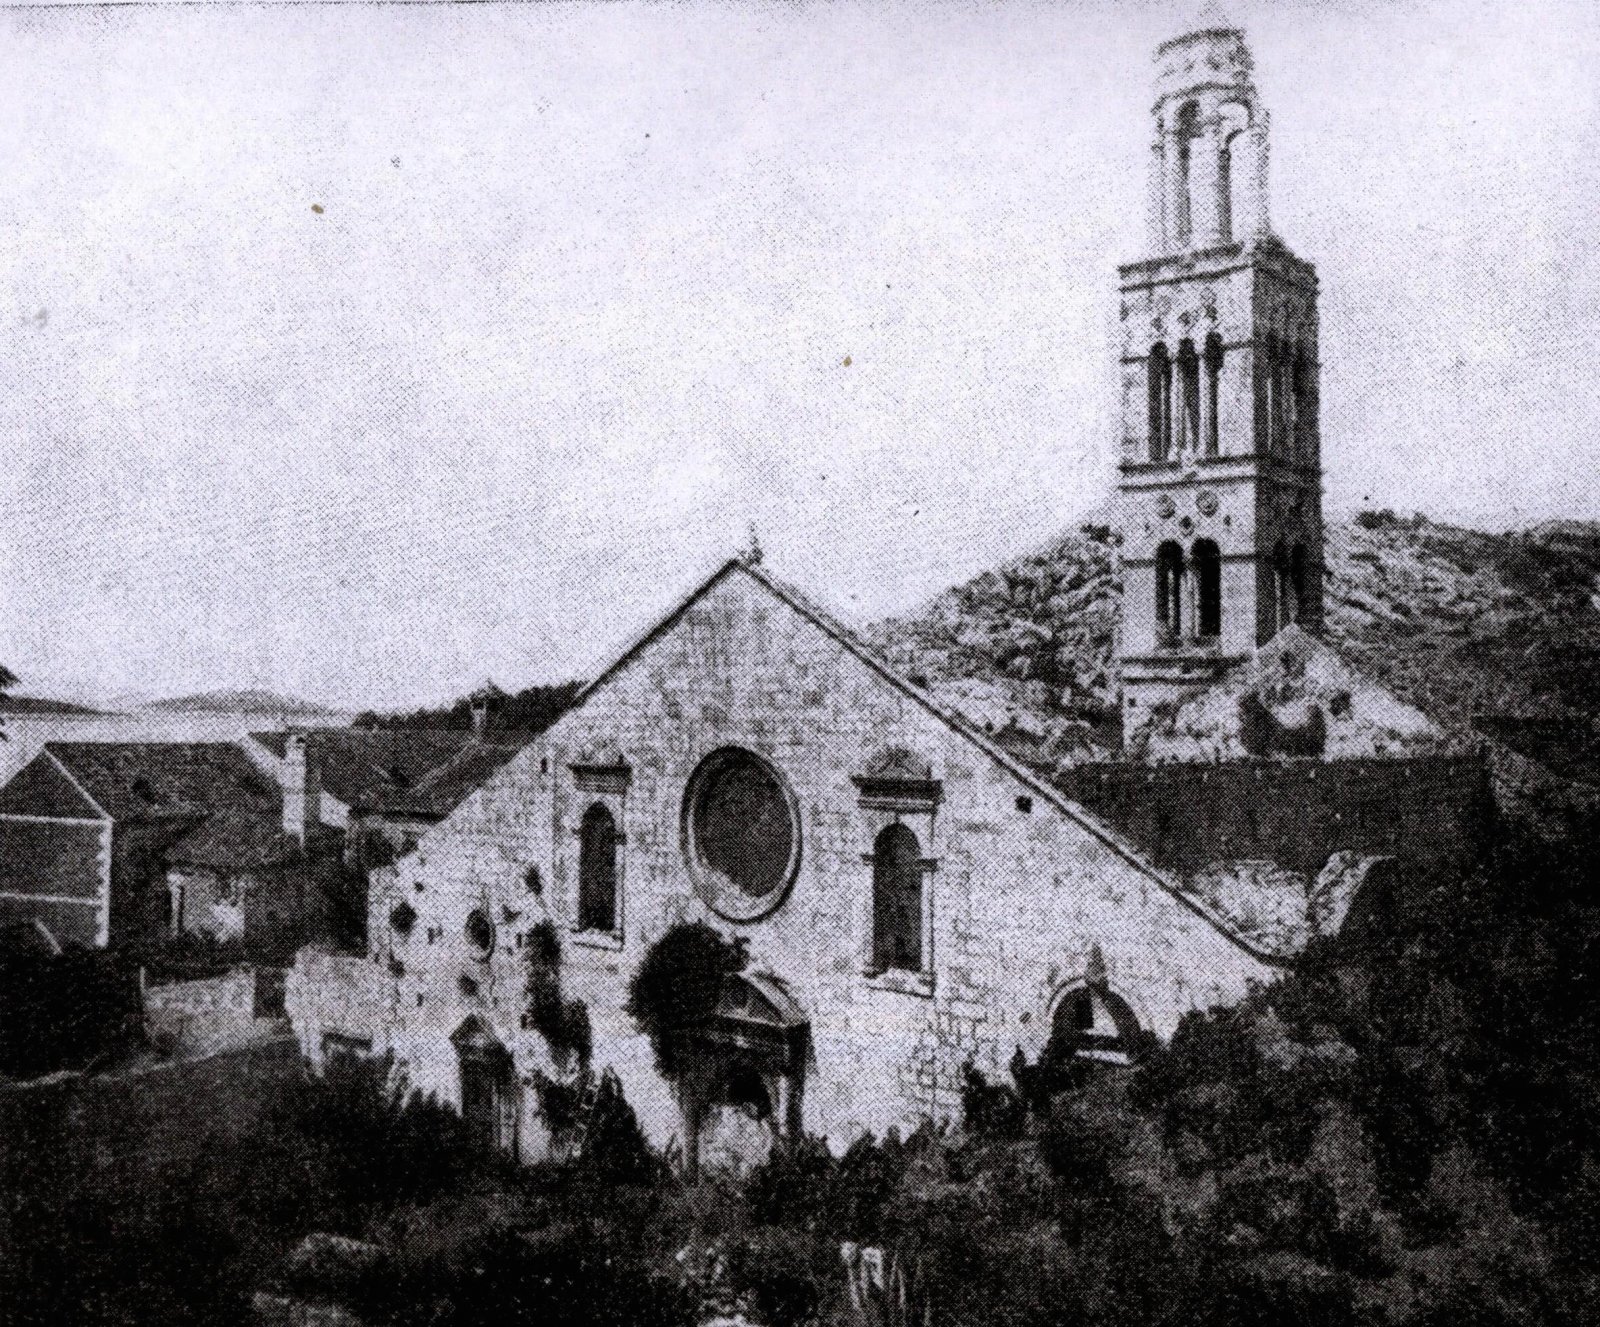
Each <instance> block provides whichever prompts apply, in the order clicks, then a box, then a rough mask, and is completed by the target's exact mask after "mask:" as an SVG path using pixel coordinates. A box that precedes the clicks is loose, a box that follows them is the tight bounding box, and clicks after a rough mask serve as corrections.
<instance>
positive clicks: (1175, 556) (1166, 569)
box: [1156, 540, 1184, 637]
mask: <svg viewBox="0 0 1600 1327" xmlns="http://www.w3.org/2000/svg"><path fill="white" fill-rule="evenodd" d="M1183 593H1184V591H1183V549H1182V548H1181V547H1179V546H1178V545H1177V544H1175V543H1173V542H1172V541H1171V540H1168V541H1167V542H1166V543H1164V544H1162V545H1161V547H1160V548H1158V549H1156V625H1157V626H1158V627H1159V628H1160V629H1161V632H1162V633H1163V634H1164V635H1166V636H1173V637H1175V636H1177V635H1179V634H1180V633H1181V632H1182V631H1183Z"/></svg>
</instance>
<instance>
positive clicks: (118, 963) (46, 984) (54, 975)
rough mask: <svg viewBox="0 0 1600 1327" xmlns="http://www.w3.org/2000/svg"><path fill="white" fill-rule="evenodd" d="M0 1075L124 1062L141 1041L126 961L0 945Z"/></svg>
mask: <svg viewBox="0 0 1600 1327" xmlns="http://www.w3.org/2000/svg"><path fill="white" fill-rule="evenodd" d="M0 1011H3V1013H4V1016H3V1017H0V1074H3V1075H6V1076H7V1077H11V1078H33V1077H36V1076H38V1075H40V1074H48V1073H54V1072H55V1071H57V1070H59V1069H83V1068H87V1067H89V1066H91V1065H95V1064H96V1063H100V1062H105V1061H107V1060H112V1059H116V1058H118V1057H120V1056H123V1055H126V1054H127V1053H128V1052H129V1051H131V1050H133V1049H134V1048H135V1047H136V1046H138V1045H139V1044H140V1043H141V1042H142V1040H143V1036H144V1010H143V1008H142V1006H141V1003H140V998H139V978H138V972H137V969H136V968H135V967H134V966H133V963H132V962H131V960H129V959H127V958H125V957H123V956H121V955H118V954H114V953H109V952H107V951H105V950H85V949H68V950H66V951H65V952H63V953H60V954H49V953H42V952H40V951H38V950H35V949H32V948H27V947H23V946H16V947H12V946H0Z"/></svg>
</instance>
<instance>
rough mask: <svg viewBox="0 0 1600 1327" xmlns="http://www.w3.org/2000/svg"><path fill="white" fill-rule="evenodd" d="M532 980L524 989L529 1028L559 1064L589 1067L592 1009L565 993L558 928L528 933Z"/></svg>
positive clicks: (543, 924) (542, 927)
mask: <svg viewBox="0 0 1600 1327" xmlns="http://www.w3.org/2000/svg"><path fill="white" fill-rule="evenodd" d="M524 952H525V953H526V955H527V962H528V977H527V984H526V986H525V987H524V993H525V996H526V1001H527V1003H526V1005H525V1017H526V1021H527V1026H528V1027H531V1028H533V1029H534V1030H535V1031H536V1032H538V1033H539V1035H540V1036H542V1037H543V1038H544V1040H545V1044H546V1045H547V1046H549V1048H550V1054H551V1056H552V1057H553V1058H554V1059H555V1061H556V1063H557V1064H562V1065H571V1064H573V1063H576V1064H577V1066H578V1068H579V1069H587V1068H588V1067H589V1056H590V1053H591V1052H592V1050H593V1045H594V1037H593V1033H592V1032H591V1031H590V1028H589V1010H588V1008H587V1007H586V1006H585V1005H584V1003H583V1001H582V1000H568V999H566V998H564V997H563V995H562V992H561V941H560V939H559V938H558V937H557V935H556V928H555V926H554V925H553V924H552V923H550V922H548V921H543V922H540V923H539V924H538V925H537V926H535V927H534V928H533V930H531V931H530V932H528V939H527V948H526V950H525V951H524Z"/></svg>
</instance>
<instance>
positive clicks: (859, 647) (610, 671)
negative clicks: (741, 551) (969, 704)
mask: <svg viewBox="0 0 1600 1327" xmlns="http://www.w3.org/2000/svg"><path fill="white" fill-rule="evenodd" d="M740 572H742V573H743V574H744V575H746V576H748V577H749V578H750V579H751V580H753V581H754V582H755V583H756V584H757V585H759V586H761V587H762V588H763V589H764V590H766V591H767V593H769V594H771V595H772V596H773V597H774V598H776V599H778V600H780V601H781V602H783V603H784V604H786V605H788V607H790V608H791V609H793V610H794V611H795V612H796V613H798V614H799V615H800V616H801V617H803V618H805V619H806V620H807V621H809V622H810V623H812V625H813V626H815V627H816V628H817V629H818V630H820V631H822V632H823V633H824V634H825V635H827V636H829V637H830V638H832V639H833V640H834V641H835V642H837V643H838V644H839V645H840V646H842V647H843V648H844V649H845V650H846V651H847V652H848V653H850V654H851V655H853V656H854V657H855V658H856V659H857V660H859V661H860V662H861V663H863V664H865V665H866V667H867V668H869V669H870V670H872V671H873V672H875V673H876V674H878V676H879V677H880V678H882V679H883V680H884V681H885V682H887V683H888V684H889V685H890V686H891V687H893V688H895V689H896V690H897V691H899V692H901V693H902V694H903V695H905V696H907V697H908V698H909V699H911V700H912V701H914V702H915V703H916V704H917V705H919V706H921V707H922V708H923V709H924V710H926V711H927V712H928V713H929V714H931V715H933V716H934V717H935V718H936V719H938V720H939V721H940V722H941V723H943V724H944V725H945V726H946V727H948V728H950V729H951V730H952V731H954V732H956V733H958V734H960V736H962V737H963V738H965V739H966V740H967V741H968V742H970V743H971V744H972V745H973V746H975V747H977V748H978V749H979V750H980V751H982V752H983V753H984V754H985V755H986V756H988V757H989V759H990V760H991V761H993V762H994V763H995V764H997V765H999V766H1000V767H1001V768H1002V769H1004V770H1005V771H1006V772H1007V773H1008V774H1010V775H1011V776H1012V777H1013V778H1014V779H1016V780H1017V782H1019V783H1021V784H1023V785H1024V786H1025V787H1026V788H1027V789H1028V791H1029V792H1030V793H1032V794H1034V795H1035V796H1038V797H1040V798H1042V799H1043V800H1045V801H1046V802H1049V803H1050V804H1051V805H1052V806H1054V807H1055V808H1056V809H1057V810H1058V811H1060V812H1062V813H1063V814H1064V815H1066V816H1067V817H1068V818H1069V819H1071V820H1073V821H1074V822H1075V823H1077V824H1078V825H1079V826H1080V827H1082V828H1083V829H1084V830H1086V831H1088V833H1090V834H1092V835H1093V836H1094V837H1095V838H1097V839H1098V840H1100V842H1101V843H1102V844H1104V845H1105V846H1106V847H1107V848H1109V849H1111V851H1113V852H1114V853H1116V854H1117V856H1119V857H1121V858H1122V859H1123V860H1124V861H1125V862H1127V863H1128V864H1129V865H1130V866H1133V867H1135V868H1136V869H1137V870H1139V871H1141V872H1142V873H1144V874H1145V875H1146V876H1148V877H1149V878H1150V879H1151V880H1152V881H1153V882H1154V883H1155V884H1157V885H1158V886H1160V887H1161V888H1162V889H1163V890H1165V891H1166V892H1167V893H1168V894H1171V895H1172V896H1173V897H1174V898H1175V899H1177V900H1178V901H1179V902H1180V903H1182V904H1183V905H1184V906H1185V907H1187V908H1188V909H1189V910H1190V911H1192V912H1193V913H1195V914H1196V915H1197V916H1199V917H1200V918H1202V919H1203V920H1204V921H1206V922H1207V923H1208V924H1209V925H1210V926H1211V927H1212V928H1213V929H1215V930H1216V931H1217V932H1218V933H1220V934H1221V935H1223V936H1224V937H1226V938H1227V939H1228V940H1230V941H1232V942H1233V943H1234V944H1236V945H1238V946H1239V948H1241V949H1243V950H1244V951H1245V952H1246V953H1248V954H1250V955H1251V956H1252V957H1254V958H1257V959H1259V960H1261V961H1262V962H1265V963H1273V964H1276V963H1281V962H1282V961H1283V960H1282V958H1280V957H1279V956H1278V955H1275V954H1273V953H1271V952H1269V951H1267V950H1265V949H1262V948H1261V947H1260V946H1258V945H1255V944H1253V943H1252V942H1251V941H1250V940H1249V939H1247V938H1246V937H1244V936H1242V935H1241V934H1239V932H1238V930H1237V928H1236V927H1234V926H1233V925H1232V924H1231V923H1230V921H1229V920H1228V918H1227V917H1225V916H1223V915H1222V914H1221V913H1219V912H1218V911H1217V910H1216V909H1214V908H1212V907H1211V906H1209V905H1208V904H1207V903H1205V902H1204V901H1202V900H1200V899H1197V898H1196V897H1195V896H1194V895H1193V894H1191V893H1189V892H1188V891H1187V890H1185V889H1184V888H1183V886H1182V885H1180V884H1179V883H1178V882H1177V881H1176V880H1174V879H1172V878H1171V877H1169V876H1168V875H1166V874H1165V873H1164V872H1162V871H1161V870H1159V869H1158V868H1157V867H1155V866H1153V865H1152V864H1151V863H1150V862H1149V861H1148V860H1147V859H1146V858H1145V857H1144V856H1143V855H1142V854H1141V853H1140V851H1139V849H1137V848H1136V847H1134V845H1133V844H1132V843H1130V842H1129V841H1128V840H1127V839H1125V838H1123V837H1122V836H1121V835H1120V834H1118V833H1117V832H1116V831H1115V830H1114V829H1112V828H1111V827H1110V826H1109V825H1107V824H1106V823H1105V822H1104V821H1102V820H1100V819H1099V818H1098V817H1097V816H1095V815H1093V814H1091V813H1090V812H1089V811H1088V810H1086V809H1085V808H1084V807H1083V806H1081V805H1079V804H1078V803H1077V802H1075V801H1073V800H1072V799H1071V798H1069V797H1067V796H1066V795H1065V794H1064V793H1063V792H1062V791H1061V790H1060V789H1059V788H1057V787H1055V786H1054V785H1052V784H1051V783H1049V782H1048V781H1046V780H1045V779H1043V778H1042V777H1040V775H1039V774H1038V773H1036V772H1035V771H1033V770H1031V769H1029V768H1028V766H1027V765H1025V764H1023V763H1022V762H1021V761H1019V760H1017V759H1016V758H1015V757H1013V756H1012V755H1011V754H1010V753H1008V752H1007V751H1006V750H1005V749H1004V748H1002V747H1001V746H1000V745H999V744H998V743H996V742H995V741H993V740H992V739H991V738H989V737H988V736H986V735H985V734H983V733H982V732H980V731H978V729H976V728H975V727H974V726H973V725H972V724H971V723H970V722H969V721H968V720H967V719H965V718H964V717H962V715H961V714H959V713H958V712H957V711H955V710H953V709H951V708H950V707H949V706H947V705H944V704H942V703H940V701H938V700H937V699H935V697H934V696H933V695H932V694H931V693H930V692H929V691H928V690H927V688H926V687H922V686H919V685H918V684H917V683H915V682H913V681H911V679H910V678H907V677H905V676H903V675H902V674H900V673H899V672H897V671H896V670H895V669H894V668H893V667H892V666H891V665H890V664H889V662H888V661H887V660H886V659H884V657H883V656H882V655H881V654H880V653H879V652H878V651H877V650H876V649H874V648H873V647H872V646H871V645H869V644H868V643H867V642H866V640H865V639H863V637H862V636H860V635H859V634H858V633H857V632H855V631H854V630H852V629H851V628H850V627H847V626H846V625H845V624H844V623H843V622H841V621H840V620H839V619H838V618H837V617H835V616H834V615H833V614H832V613H830V612H829V611H828V610H826V609H824V608H822V607H821V606H820V605H818V604H817V603H816V602H815V601H814V600H812V599H811V598H810V597H809V596H807V595H806V594H804V593H803V592H801V591H800V590H798V589H796V588H795V587H794V586H792V585H790V584H788V583H787V582H785V581H782V580H780V579H779V578H777V577H776V576H773V575H772V574H771V573H770V572H768V571H767V570H766V569H765V567H763V566H762V565H761V564H760V562H759V560H758V559H754V558H747V557H734V558H729V559H728V560H727V561H726V562H724V563H722V564H721V565H720V566H718V567H717V569H716V570H715V571H713V572H712V573H711V575H709V576H708V577H706V578H705V579H704V580H703V581H701V582H700V583H699V585H697V586H696V587H695V588H694V589H692V590H691V591H690V592H689V593H688V594H686V595H685V596H684V597H683V598H682V599H680V600H679V601H678V603H677V604H676V605H675V606H674V607H673V608H671V609H670V610H669V611H667V612H666V613H664V614H663V615H662V616H661V617H660V618H659V619H658V620H657V621H656V622H655V624H654V625H653V626H651V627H650V628H649V629H648V630H646V631H644V632H643V633H642V634H641V635H639V636H638V637H637V638H636V639H634V640H633V641H632V642H631V643H630V644H629V645H628V646H627V647H626V648H625V649H623V650H622V651H621V653H619V654H618V655H617V657H616V658H615V659H614V660H613V661H612V662H611V663H610V664H608V665H607V666H606V667H604V668H603V669H601V670H600V671H599V672H598V673H596V674H595V676H594V678H593V679H592V680H591V681H590V682H588V683H587V684H586V685H585V686H584V687H583V689H582V690H581V691H580V692H579V693H578V699H577V704H576V706H575V708H581V707H582V705H583V704H584V703H585V702H586V701H587V700H588V699H589V697H590V696H591V695H593V694H594V693H595V692H596V691H597V690H599V689H600V687H602V686H604V685H605V683H606V682H608V681H609V680H610V679H611V678H612V677H614V676H615V675H616V674H617V673H618V672H620V671H621V670H622V669H623V668H625V667H627V665H628V664H630V663H631V662H632V661H633V660H634V659H635V658H637V657H638V655H639V654H640V653H641V652H642V651H644V650H645V649H646V648H647V647H648V646H649V645H650V644H651V643H652V642H653V641H655V640H657V639H658V638H660V637H661V636H662V635H664V634H665V633H666V632H667V631H669V630H670V629H671V628H672V627H673V626H675V625H676V624H677V623H678V622H679V621H680V620H681V619H682V618H683V616H684V615H685V614H686V613H687V612H688V611H689V610H690V609H691V608H693V607H694V605H695V604H696V603H698V602H699V601H700V600H701V599H703V598H704V597H705V596H706V595H707V594H709V593H710V592H711V591H712V590H713V589H714V588H715V587H716V586H717V585H719V584H721V583H722V582H723V581H724V580H726V579H727V578H728V577H729V576H732V575H734V574H736V573H740Z"/></svg>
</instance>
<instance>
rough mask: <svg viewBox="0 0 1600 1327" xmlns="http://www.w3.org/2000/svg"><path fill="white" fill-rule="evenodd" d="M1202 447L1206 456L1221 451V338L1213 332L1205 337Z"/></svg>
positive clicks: (1214, 454)
mask: <svg viewBox="0 0 1600 1327" xmlns="http://www.w3.org/2000/svg"><path fill="white" fill-rule="evenodd" d="M1202 390H1203V391H1204V392H1205V409H1204V411H1203V415H1204V419H1205V430H1204V432H1205V438H1204V443H1203V445H1204V447H1205V453H1206V455H1207V456H1216V455H1217V454H1218V453H1219V452H1220V451H1221V450H1222V445H1221V429H1220V427H1219V426H1218V423H1217V415H1218V413H1219V411H1220V409H1221V406H1222V338H1221V337H1220V336H1218V335H1217V334H1216V333H1215V332H1212V333H1211V335H1210V336H1208V337H1206V372H1205V385H1204V387H1203V389H1202Z"/></svg>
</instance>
